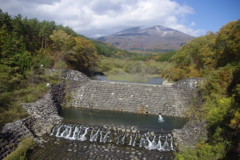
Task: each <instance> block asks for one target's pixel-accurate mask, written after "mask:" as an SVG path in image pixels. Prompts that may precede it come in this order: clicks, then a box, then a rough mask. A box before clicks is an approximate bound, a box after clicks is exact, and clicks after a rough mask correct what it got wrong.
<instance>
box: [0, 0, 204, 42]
mask: <svg viewBox="0 0 240 160" xmlns="http://www.w3.org/2000/svg"><path fill="white" fill-rule="evenodd" d="M2 1H3V2H2ZM0 2H1V7H2V8H1V9H2V10H3V11H4V12H9V14H15V15H16V14H17V13H21V14H22V15H23V16H27V17H28V18H35V17H36V18H38V19H39V20H50V21H55V22H56V23H57V24H62V25H68V26H70V27H72V28H73V29H74V30H75V31H76V32H78V33H80V34H83V35H85V36H88V37H94V36H99V35H109V34H112V33H115V32H117V31H120V30H123V29H126V28H128V27H134V26H152V25H162V26H165V27H170V28H173V29H177V30H180V31H182V32H184V33H187V34H190V35H193V36H198V35H199V34H201V32H202V31H201V30H193V29H192V28H191V27H192V26H194V25H195V22H192V23H191V24H189V25H188V24H185V23H187V21H186V18H187V15H189V14H193V8H191V7H189V6H186V5H181V4H178V3H176V2H174V1H171V0H131V1H129V0H81V1H76V0H61V1H60V0H49V1H47V0H45V1H42V2H41V3H39V2H38V1H37V0H35V1H30V0H8V1H5V0H0ZM183 22H184V23H183Z"/></svg>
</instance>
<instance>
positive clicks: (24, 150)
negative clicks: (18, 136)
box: [4, 138, 35, 160]
mask: <svg viewBox="0 0 240 160" xmlns="http://www.w3.org/2000/svg"><path fill="white" fill-rule="evenodd" d="M34 146H35V142H34V141H33V139H32V138H24V139H23V140H22V141H21V143H20V144H19V146H18V147H17V149H16V150H15V151H13V152H12V153H10V154H9V155H8V156H7V157H5V158H4V160H25V159H27V155H28V153H29V151H30V150H31V149H32V148H33V147H34Z"/></svg>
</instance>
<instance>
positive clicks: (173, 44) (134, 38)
mask: <svg viewBox="0 0 240 160" xmlns="http://www.w3.org/2000/svg"><path fill="white" fill-rule="evenodd" d="M194 38H195V37H193V36H190V35H187V34H185V33H183V32H180V31H178V30H174V29H172V28H168V27H164V26H161V25H155V26H152V27H147V28H146V27H143V26H137V27H131V28H127V29H124V30H122V31H119V32H116V33H114V34H112V35H109V36H103V37H99V38H97V40H99V41H103V42H108V43H111V44H112V45H114V46H116V47H117V48H118V49H122V50H128V51H133V50H138V51H171V50H177V49H178V48H179V47H180V46H181V45H182V44H185V43H186V42H187V41H190V40H193V39H194Z"/></svg>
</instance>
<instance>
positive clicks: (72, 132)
mask: <svg viewBox="0 0 240 160" xmlns="http://www.w3.org/2000/svg"><path fill="white" fill-rule="evenodd" d="M50 135H52V136H56V137H59V138H65V139H69V140H79V141H87V140H88V141H90V142H100V143H109V142H112V143H115V144H118V145H130V146H135V147H141V148H145V149H148V150H159V151H173V150H175V149H174V146H173V138H172V137H171V135H170V134H168V135H165V136H163V135H161V134H159V133H158V134H157V133H153V132H151V135H149V133H141V132H140V131H139V130H137V131H136V129H134V130H130V129H128V130H126V129H122V128H119V129H113V128H111V127H109V128H108V129H105V128H96V127H85V126H74V125H66V124H64V125H57V126H55V127H54V128H53V129H52V132H51V134H50ZM156 137H158V138H156ZM162 144H163V145H162Z"/></svg>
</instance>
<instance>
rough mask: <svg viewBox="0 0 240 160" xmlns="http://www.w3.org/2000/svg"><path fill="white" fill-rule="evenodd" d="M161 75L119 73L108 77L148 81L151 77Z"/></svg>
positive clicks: (130, 80) (112, 79) (129, 80)
mask: <svg viewBox="0 0 240 160" xmlns="http://www.w3.org/2000/svg"><path fill="white" fill-rule="evenodd" d="M155 77H159V75H156V74H149V75H144V76H141V75H138V74H124V75H123V74H117V75H108V76H107V79H108V80H110V81H127V82H147V81H148V79H149V78H155Z"/></svg>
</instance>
